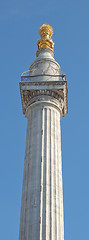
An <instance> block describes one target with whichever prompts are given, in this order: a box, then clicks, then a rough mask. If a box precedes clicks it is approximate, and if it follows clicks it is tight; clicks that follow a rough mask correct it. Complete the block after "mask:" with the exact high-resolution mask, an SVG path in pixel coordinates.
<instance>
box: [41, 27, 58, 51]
mask: <svg viewBox="0 0 89 240" xmlns="http://www.w3.org/2000/svg"><path fill="white" fill-rule="evenodd" d="M39 34H40V36H41V38H40V39H39V40H38V42H37V47H38V49H40V48H50V49H52V50H53V48H54V42H53V41H52V39H51V36H52V34H53V28H52V27H51V26H50V25H49V24H43V25H42V26H41V27H40V29H39Z"/></svg>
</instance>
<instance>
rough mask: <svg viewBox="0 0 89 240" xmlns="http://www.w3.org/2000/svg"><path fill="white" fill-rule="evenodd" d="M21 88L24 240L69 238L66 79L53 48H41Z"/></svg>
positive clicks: (22, 222) (21, 230)
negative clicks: (63, 155) (64, 186)
mask: <svg viewBox="0 0 89 240" xmlns="http://www.w3.org/2000/svg"><path fill="white" fill-rule="evenodd" d="M20 89H21V98H22V107H23V113H24V114H25V116H26V118H27V121H28V123H27V138H26V150H25V163H24V177H23V191H22V204H21V217H20V233H19V240H64V221H63V190H62V161H61V130H60V119H61V117H62V116H64V115H65V113H66V112H67V82H66V78H65V74H64V73H62V72H61V70H60V66H59V65H58V63H57V62H56V61H55V60H54V58H53V52H52V50H51V49H48V48H42V49H39V50H38V52H37V59H36V60H35V61H34V63H33V64H32V65H31V66H30V71H28V72H26V73H24V74H22V77H21V82H20Z"/></svg>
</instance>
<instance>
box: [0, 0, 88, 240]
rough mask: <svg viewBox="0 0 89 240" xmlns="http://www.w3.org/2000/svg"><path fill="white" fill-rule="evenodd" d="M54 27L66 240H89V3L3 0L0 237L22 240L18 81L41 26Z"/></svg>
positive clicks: (21, 136) (23, 124) (22, 127)
mask: <svg viewBox="0 0 89 240" xmlns="http://www.w3.org/2000/svg"><path fill="white" fill-rule="evenodd" d="M43 23H48V24H50V25H52V26H53V29H54V35H53V41H54V42H55V59H56V61H58V62H59V64H60V66H61V69H62V70H64V72H65V73H66V77H67V81H68V114H67V115H66V117H65V118H62V120H61V127H62V159H63V183H64V186H63V189H64V217H65V218H64V220H65V221H64V222H65V240H75V239H76V240H85V239H86V240H88V239H89V1H88V0H81V1H80V0H75V1H73V0H54V1H53V0H50V1H49V0H48V1H47V0H45V1H42V0H37V1H36V0H33V1H32V0H29V1H28V0H24V1H23V0H8V1H7V0H1V1H0V84H1V90H0V113H1V117H0V122H1V124H0V239H2V240H12V239H13V240H18V238H19V222H20V206H21V192H22V179H23V166H24V154H25V139H26V125H27V120H26V119H25V117H24V115H23V113H22V105H21V97H20V89H19V81H20V76H21V73H22V72H23V71H26V70H28V69H29V66H30V64H31V63H32V61H33V60H34V59H35V53H36V50H37V47H36V43H37V40H38V38H39V34H38V28H39V26H40V25H42V24H43Z"/></svg>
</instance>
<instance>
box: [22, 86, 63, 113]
mask: <svg viewBox="0 0 89 240" xmlns="http://www.w3.org/2000/svg"><path fill="white" fill-rule="evenodd" d="M22 95H23V104H24V106H23V111H24V113H25V112H26V109H27V107H28V106H29V105H30V104H32V102H33V101H37V99H38V97H41V96H43V97H44V99H45V96H50V97H52V98H51V99H50V100H52V99H53V98H54V99H55V100H58V102H59V108H60V111H61V112H64V110H63V109H64V101H63V96H62V92H60V91H58V92H56V91H55V90H54V91H52V90H34V91H33V90H23V93H22ZM41 100H42V99H41V98H40V101H41Z"/></svg>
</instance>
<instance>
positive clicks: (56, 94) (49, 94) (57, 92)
mask: <svg viewBox="0 0 89 240" xmlns="http://www.w3.org/2000/svg"><path fill="white" fill-rule="evenodd" d="M20 90H21V98H22V108H23V113H24V114H25V115H26V112H27V109H28V107H29V106H32V105H33V104H41V103H45V102H46V103H48V104H52V106H53V105H55V107H57V108H58V109H59V111H60V114H61V117H62V116H65V114H66V113H67V82H66V80H64V81H63V80H62V81H49V82H47V81H42V82H23V81H21V82H20Z"/></svg>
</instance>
